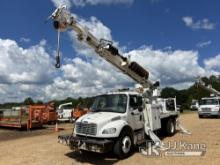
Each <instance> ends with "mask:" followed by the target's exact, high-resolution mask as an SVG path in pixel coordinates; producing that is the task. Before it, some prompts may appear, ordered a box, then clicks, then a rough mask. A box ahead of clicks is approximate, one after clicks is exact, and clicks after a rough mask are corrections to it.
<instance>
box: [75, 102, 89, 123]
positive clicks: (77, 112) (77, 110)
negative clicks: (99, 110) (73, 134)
mask: <svg viewBox="0 0 220 165" xmlns="http://www.w3.org/2000/svg"><path fill="white" fill-rule="evenodd" d="M89 111H90V110H89V109H88V108H81V107H80V104H78V105H77V107H76V108H75V109H74V111H73V113H72V117H73V119H74V120H75V121H76V120H77V119H78V118H80V117H81V116H83V115H85V114H86V113H88V112H89Z"/></svg>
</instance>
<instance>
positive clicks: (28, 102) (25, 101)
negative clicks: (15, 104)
mask: <svg viewBox="0 0 220 165" xmlns="http://www.w3.org/2000/svg"><path fill="white" fill-rule="evenodd" d="M23 103H24V104H25V105H32V104H34V101H33V99H32V98H31V97H27V98H26V99H25V100H24V102H23Z"/></svg>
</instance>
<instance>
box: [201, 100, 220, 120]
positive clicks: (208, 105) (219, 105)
mask: <svg viewBox="0 0 220 165" xmlns="http://www.w3.org/2000/svg"><path fill="white" fill-rule="evenodd" d="M198 114H199V117H200V118H202V117H205V116H220V98H219V97H207V98H202V99H201V100H200V102H199V110H198Z"/></svg>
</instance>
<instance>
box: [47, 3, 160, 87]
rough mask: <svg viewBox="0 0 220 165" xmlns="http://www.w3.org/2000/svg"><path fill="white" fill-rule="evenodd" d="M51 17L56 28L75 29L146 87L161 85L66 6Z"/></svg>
mask: <svg viewBox="0 0 220 165" xmlns="http://www.w3.org/2000/svg"><path fill="white" fill-rule="evenodd" d="M51 18H52V19H53V20H54V27H55V29H57V30H58V31H65V30H67V29H70V30H73V31H75V33H76V35H77V38H78V40H79V41H81V42H85V43H87V44H88V45H89V46H90V47H91V48H93V49H94V50H95V52H96V53H97V54H98V55H99V56H100V57H102V58H104V59H105V60H106V61H108V62H109V63H111V64H112V65H114V66H115V67H116V68H118V69H119V70H121V71H122V72H123V73H124V74H126V75H128V76H129V77H131V78H132V79H133V80H134V81H136V82H137V83H139V84H141V85H142V86H143V87H144V88H149V89H152V90H153V89H155V88H156V87H157V86H158V85H159V83H158V82H156V83H155V84H153V82H151V81H150V80H149V79H148V78H149V73H148V71H146V70H145V69H144V68H143V67H142V66H140V65H139V64H138V63H136V62H132V61H130V60H129V59H128V58H126V57H124V56H122V55H121V54H120V53H119V51H118V49H117V48H116V47H114V46H113V43H112V42H111V41H108V40H105V39H100V40H99V39H97V38H96V37H95V36H94V35H93V34H91V33H90V32H89V31H88V29H87V28H86V27H82V26H81V25H80V24H79V23H78V22H77V21H76V19H75V18H74V17H73V16H72V15H71V14H70V13H69V12H68V11H67V10H66V8H65V6H60V7H59V8H58V9H56V10H55V12H54V13H53V14H52V15H51ZM57 61H58V63H59V62H60V59H59V57H58V58H57ZM58 66H59V65H58Z"/></svg>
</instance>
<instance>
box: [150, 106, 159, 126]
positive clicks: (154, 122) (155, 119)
mask: <svg viewBox="0 0 220 165" xmlns="http://www.w3.org/2000/svg"><path fill="white" fill-rule="evenodd" d="M160 108H161V106H160V105H154V104H153V105H151V108H150V109H149V120H150V126H151V129H152V130H157V129H160V128H161V119H160Z"/></svg>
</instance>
